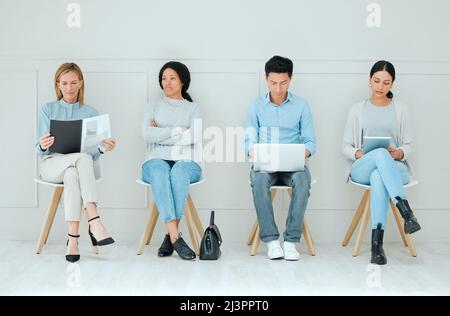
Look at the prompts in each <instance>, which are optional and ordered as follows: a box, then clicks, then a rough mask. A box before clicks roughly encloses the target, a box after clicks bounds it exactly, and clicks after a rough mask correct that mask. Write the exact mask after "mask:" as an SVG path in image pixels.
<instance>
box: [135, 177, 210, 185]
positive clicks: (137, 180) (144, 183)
mask: <svg viewBox="0 0 450 316" xmlns="http://www.w3.org/2000/svg"><path fill="white" fill-rule="evenodd" d="M204 181H205V179H204V178H202V179H200V180H199V181H197V182H194V183H191V184H190V186H191V187H193V186H195V185H198V184H202V183H203V182H204ZM136 183H138V184H140V185H144V186H147V187H151V186H152V185H151V184H150V183H147V182H145V181H144V180H142V179H136Z"/></svg>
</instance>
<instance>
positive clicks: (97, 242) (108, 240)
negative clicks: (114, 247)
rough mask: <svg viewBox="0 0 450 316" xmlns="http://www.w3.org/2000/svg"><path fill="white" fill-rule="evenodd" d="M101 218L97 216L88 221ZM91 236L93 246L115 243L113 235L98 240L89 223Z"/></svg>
mask: <svg viewBox="0 0 450 316" xmlns="http://www.w3.org/2000/svg"><path fill="white" fill-rule="evenodd" d="M99 218H100V216H96V217H94V218H91V219H90V220H88V223H89V222H91V221H93V220H96V219H99ZM89 236H90V237H91V241H92V245H93V246H106V245H110V244H113V243H114V239H112V238H111V237H108V238H105V239H102V240H97V239H96V238H95V237H94V234H92V232H91V225H89Z"/></svg>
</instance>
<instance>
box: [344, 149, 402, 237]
mask: <svg viewBox="0 0 450 316" xmlns="http://www.w3.org/2000/svg"><path fill="white" fill-rule="evenodd" d="M351 178H352V180H353V181H354V182H357V183H361V184H365V185H370V190H371V193H370V208H371V214H372V215H371V216H372V229H376V228H377V224H378V223H381V224H382V229H385V228H386V218H387V211H388V208H389V198H391V199H392V201H393V202H394V204H395V203H396V200H395V197H397V196H399V197H401V198H402V199H406V195H405V192H404V191H403V185H404V184H407V183H408V182H409V171H408V167H407V166H406V165H405V164H404V163H403V162H401V161H397V160H394V159H393V158H392V157H391V155H390V154H389V152H388V151H387V150H386V149H384V148H379V149H375V150H372V151H371V152H369V153H367V154H366V155H363V156H362V157H361V158H360V159H358V160H356V161H355V162H354V163H353V166H352V171H351Z"/></svg>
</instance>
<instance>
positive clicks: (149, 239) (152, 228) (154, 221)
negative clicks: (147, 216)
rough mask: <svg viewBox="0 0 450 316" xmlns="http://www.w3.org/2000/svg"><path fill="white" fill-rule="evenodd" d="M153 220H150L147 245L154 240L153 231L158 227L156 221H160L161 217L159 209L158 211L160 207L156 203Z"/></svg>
mask: <svg viewBox="0 0 450 316" xmlns="http://www.w3.org/2000/svg"><path fill="white" fill-rule="evenodd" d="M151 216H152V218H151V219H152V220H151V222H150V232H149V234H148V236H147V240H146V241H145V244H146V245H149V244H150V241H151V240H152V236H153V232H154V231H155V227H156V223H157V222H158V218H159V211H158V207H157V206H156V203H153V207H152V213H151Z"/></svg>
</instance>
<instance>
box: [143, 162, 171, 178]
mask: <svg viewBox="0 0 450 316" xmlns="http://www.w3.org/2000/svg"><path fill="white" fill-rule="evenodd" d="M169 172H170V166H169V164H168V163H167V162H165V161H164V160H161V159H152V160H149V161H147V162H146V163H144V165H143V166H142V175H143V177H144V178H145V177H149V178H153V177H162V176H167V175H168V174H169Z"/></svg>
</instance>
